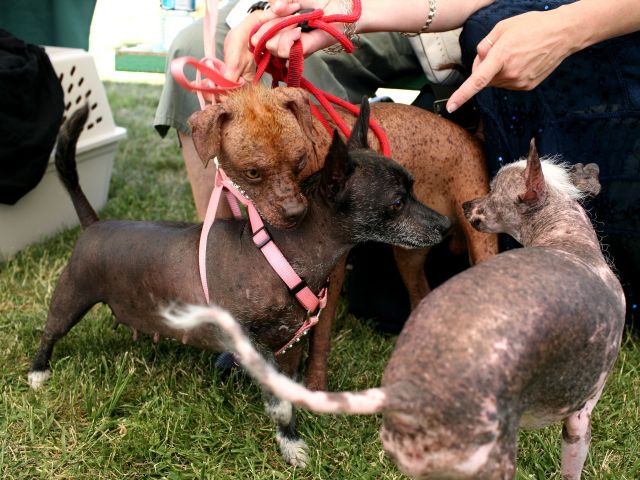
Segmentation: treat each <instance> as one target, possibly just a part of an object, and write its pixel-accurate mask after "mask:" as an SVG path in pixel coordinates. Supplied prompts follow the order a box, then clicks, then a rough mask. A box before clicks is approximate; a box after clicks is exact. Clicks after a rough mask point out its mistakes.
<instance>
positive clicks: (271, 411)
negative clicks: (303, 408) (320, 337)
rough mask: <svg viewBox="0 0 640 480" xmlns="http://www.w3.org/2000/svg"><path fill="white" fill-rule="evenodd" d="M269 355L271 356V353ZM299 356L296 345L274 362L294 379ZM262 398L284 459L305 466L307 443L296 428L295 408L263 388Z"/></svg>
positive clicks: (300, 350)
mask: <svg viewBox="0 0 640 480" xmlns="http://www.w3.org/2000/svg"><path fill="white" fill-rule="evenodd" d="M270 356H271V358H273V355H270ZM301 358H302V345H298V346H296V347H294V348H292V349H291V350H289V351H288V352H287V353H285V354H284V355H282V356H281V357H279V358H278V361H277V362H276V363H277V365H278V367H279V368H280V370H281V371H282V373H284V374H285V375H287V376H289V377H291V378H294V379H295V378H296V376H297V372H298V368H299V366H300V360H301ZM262 398H263V400H264V408H265V411H266V412H267V414H268V415H269V417H271V419H272V420H273V421H274V422H275V424H276V428H277V432H276V441H277V442H278V447H280V452H281V453H282V456H283V457H284V459H285V461H286V462H287V463H288V464H290V465H293V466H294V467H305V466H306V465H307V460H308V455H307V444H306V443H305V441H304V440H302V439H301V438H300V437H299V436H298V432H297V430H296V409H295V408H294V406H293V405H292V404H291V403H290V402H287V401H284V400H280V399H279V398H277V397H275V396H274V395H272V394H271V392H267V391H265V390H262Z"/></svg>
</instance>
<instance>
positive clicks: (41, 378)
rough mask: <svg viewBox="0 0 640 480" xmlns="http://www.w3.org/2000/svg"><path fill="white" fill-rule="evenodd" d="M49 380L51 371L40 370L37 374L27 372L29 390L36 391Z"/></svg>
mask: <svg viewBox="0 0 640 480" xmlns="http://www.w3.org/2000/svg"><path fill="white" fill-rule="evenodd" d="M50 378H51V370H41V371H39V372H29V375H27V381H28V382H29V385H31V388H33V389H34V390H38V389H39V388H40V387H42V385H44V383H45V382H46V381H47V380H49V379H50Z"/></svg>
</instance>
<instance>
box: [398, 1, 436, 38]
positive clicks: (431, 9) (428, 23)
mask: <svg viewBox="0 0 640 480" xmlns="http://www.w3.org/2000/svg"><path fill="white" fill-rule="evenodd" d="M437 9H438V0H429V15H427V21H426V22H424V25H423V26H422V28H421V29H420V30H419V31H418V32H416V33H409V32H400V35H402V36H403V37H417V36H418V35H420V34H422V33H427V31H428V30H429V27H431V23H432V22H433V17H435V16H436V10H437Z"/></svg>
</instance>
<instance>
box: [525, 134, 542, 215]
mask: <svg viewBox="0 0 640 480" xmlns="http://www.w3.org/2000/svg"><path fill="white" fill-rule="evenodd" d="M524 177H525V185H526V188H527V190H526V191H525V192H524V193H522V194H520V195H518V199H519V200H520V201H521V202H524V203H529V204H531V203H535V202H538V201H540V200H543V199H544V197H545V196H546V194H547V188H546V184H545V181H544V175H542V164H541V163H540V155H538V150H537V149H536V141H535V138H532V139H531V143H530V144H529V155H528V157H527V167H526V168H525V169H524Z"/></svg>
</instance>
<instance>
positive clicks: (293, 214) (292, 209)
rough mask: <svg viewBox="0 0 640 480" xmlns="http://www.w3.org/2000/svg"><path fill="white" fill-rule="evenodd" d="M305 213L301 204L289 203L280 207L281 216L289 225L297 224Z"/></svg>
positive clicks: (304, 207) (304, 206)
mask: <svg viewBox="0 0 640 480" xmlns="http://www.w3.org/2000/svg"><path fill="white" fill-rule="evenodd" d="M306 213H307V206H306V205H305V204H304V203H303V202H290V203H287V204H285V205H283V206H282V216H283V217H284V218H285V219H286V220H287V221H288V222H291V223H298V222H299V221H300V220H302V218H303V217H304V215H305V214H306Z"/></svg>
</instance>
